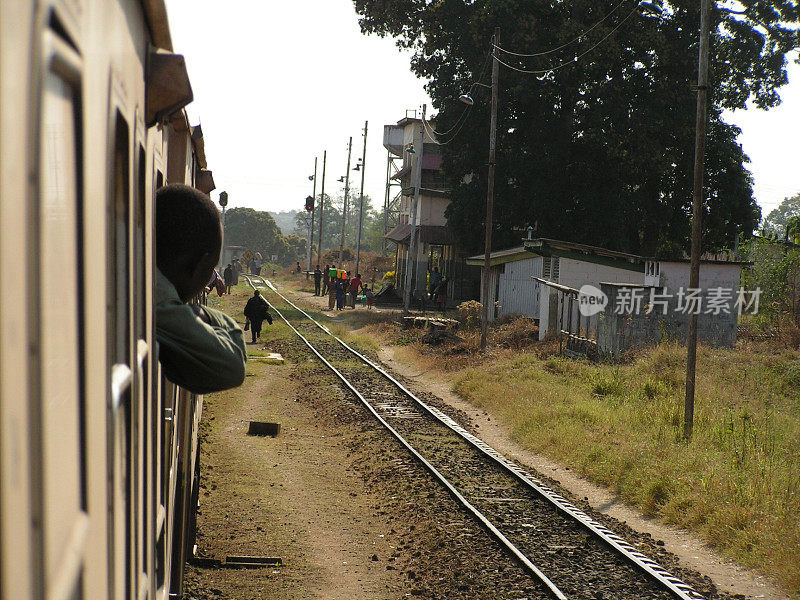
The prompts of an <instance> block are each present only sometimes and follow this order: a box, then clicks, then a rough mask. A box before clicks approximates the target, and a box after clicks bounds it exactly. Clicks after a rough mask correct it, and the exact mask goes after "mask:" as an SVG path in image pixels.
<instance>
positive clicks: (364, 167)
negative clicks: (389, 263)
mask: <svg viewBox="0 0 800 600" xmlns="http://www.w3.org/2000/svg"><path fill="white" fill-rule="evenodd" d="M368 125H369V121H364V151H363V152H362V154H361V193H360V194H359V197H358V241H357V242H356V272H355V274H356V275H358V265H359V263H360V262H361V225H362V222H363V221H364V173H366V172H367V126H368Z"/></svg>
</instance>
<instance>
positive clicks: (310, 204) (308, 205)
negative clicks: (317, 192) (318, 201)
mask: <svg viewBox="0 0 800 600" xmlns="http://www.w3.org/2000/svg"><path fill="white" fill-rule="evenodd" d="M306 210H307V211H308V212H311V211H312V210H314V197H313V196H309V197H308V198H306Z"/></svg>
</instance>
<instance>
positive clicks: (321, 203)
mask: <svg viewBox="0 0 800 600" xmlns="http://www.w3.org/2000/svg"><path fill="white" fill-rule="evenodd" d="M327 163H328V151H327V150H325V151H324V152H323V153H322V191H321V192H320V195H319V243H318V244H317V262H318V263H320V264H322V239H323V238H322V221H323V218H324V217H325V210H324V209H325V165H326V164H327Z"/></svg>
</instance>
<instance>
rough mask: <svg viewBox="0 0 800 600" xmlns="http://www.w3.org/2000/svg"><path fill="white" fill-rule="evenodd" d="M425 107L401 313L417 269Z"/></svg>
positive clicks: (416, 149)
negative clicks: (418, 216)
mask: <svg viewBox="0 0 800 600" xmlns="http://www.w3.org/2000/svg"><path fill="white" fill-rule="evenodd" d="M426 109H427V105H426V104H423V105H422V120H421V121H420V122H419V138H418V140H419V141H418V142H415V143H414V154H415V156H416V162H415V163H414V200H413V202H412V204H411V235H410V237H409V238H408V260H407V261H406V289H405V293H404V294H403V312H406V313H407V312H408V310H409V307H410V306H411V285H412V282H413V275H414V270H415V269H416V268H417V211H418V210H419V195H420V194H419V190H420V187H422V155H423V154H424V153H425V150H424V148H425V111H426Z"/></svg>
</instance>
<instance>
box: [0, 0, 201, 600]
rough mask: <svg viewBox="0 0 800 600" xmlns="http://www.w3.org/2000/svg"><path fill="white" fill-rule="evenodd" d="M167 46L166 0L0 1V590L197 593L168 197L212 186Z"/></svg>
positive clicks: (194, 415) (12, 597)
mask: <svg viewBox="0 0 800 600" xmlns="http://www.w3.org/2000/svg"><path fill="white" fill-rule="evenodd" d="M157 49H162V50H164V51H167V52H157ZM171 50H172V48H171V41H170V37H169V29H168V26H167V20H166V13H165V8H164V5H163V0H142V1H136V0H50V1H25V0H3V1H2V2H0V273H1V274H2V282H3V289H2V292H0V369H1V372H0V600H24V599H28V598H30V599H36V600H39V599H42V600H44V599H48V600H76V599H81V598H83V599H92V600H95V599H101V598H109V599H113V600H123V599H125V600H127V599H130V600H139V599H152V600H161V599H166V598H168V597H169V596H170V595H171V594H173V595H177V594H180V592H181V588H182V573H183V564H184V562H185V559H186V557H187V553H188V552H189V551H190V550H191V544H192V527H193V514H194V504H195V503H196V489H197V481H196V476H195V471H196V469H195V467H196V455H197V426H198V422H199V419H200V414H201V409H202V398H198V397H195V396H192V395H190V394H188V393H186V392H185V391H183V390H180V389H177V388H175V387H174V386H172V385H171V384H169V383H168V382H165V381H164V380H163V379H162V377H161V375H160V369H159V365H158V362H157V360H156V353H157V348H156V345H155V337H154V323H153V276H154V269H155V262H154V235H153V221H154V202H153V200H154V191H155V189H157V187H159V186H160V185H162V184H163V183H166V182H180V183H188V184H192V185H196V186H197V187H201V188H202V187H205V189H204V191H210V189H209V185H210V186H211V187H212V188H213V182H211V178H210V172H207V171H204V170H203V167H205V157H204V153H203V149H202V138H201V134H199V130H197V131H195V132H194V134H195V135H192V133H193V131H192V129H191V128H190V127H188V122H187V120H186V115H185V113H184V112H183V111H182V110H181V107H182V106H183V105H184V104H185V103H186V102H187V101H188V100H189V99H190V94H191V91H190V88H188V80H186V81H184V79H185V68H184V69H183V70H181V65H182V62H181V58H180V57H177V56H175V55H171V54H169V52H171ZM187 94H188V97H187ZM148 121H151V122H152V123H148ZM198 134H199V135H198ZM201 179H202V180H203V185H202V186H201V185H200V180H201Z"/></svg>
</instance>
